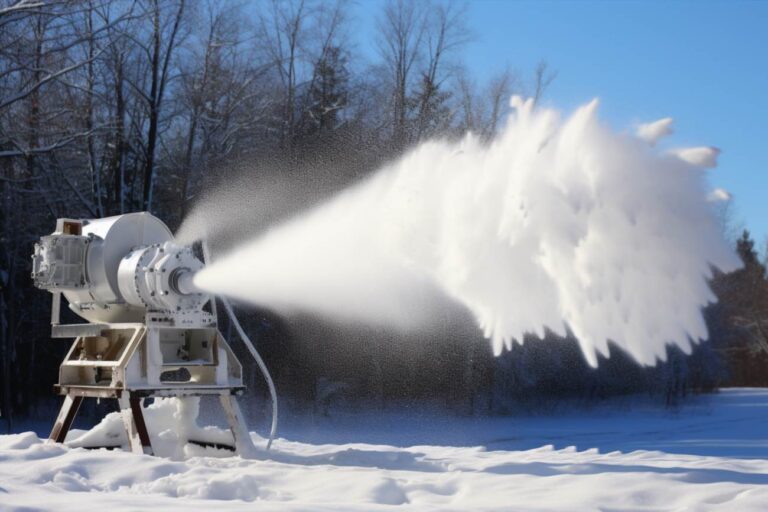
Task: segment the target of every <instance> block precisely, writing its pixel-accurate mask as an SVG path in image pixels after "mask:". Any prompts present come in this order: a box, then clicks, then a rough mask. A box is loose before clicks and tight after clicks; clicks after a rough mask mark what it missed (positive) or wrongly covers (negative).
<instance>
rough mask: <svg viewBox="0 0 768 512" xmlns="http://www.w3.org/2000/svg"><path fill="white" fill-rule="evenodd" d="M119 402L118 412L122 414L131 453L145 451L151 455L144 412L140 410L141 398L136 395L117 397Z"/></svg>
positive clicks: (150, 444)
mask: <svg viewBox="0 0 768 512" xmlns="http://www.w3.org/2000/svg"><path fill="white" fill-rule="evenodd" d="M118 401H119V402H120V413H121V414H122V416H123V424H124V425H125V431H126V433H127V434H128V444H129V445H130V447H131V451H132V452H133V453H138V454H142V453H146V454H147V455H152V454H153V452H152V443H151V441H150V440H149V432H147V424H146V423H145V422H144V413H143V412H142V410H141V399H140V398H137V397H133V396H132V397H130V398H128V397H126V396H125V395H123V396H121V397H120V398H118Z"/></svg>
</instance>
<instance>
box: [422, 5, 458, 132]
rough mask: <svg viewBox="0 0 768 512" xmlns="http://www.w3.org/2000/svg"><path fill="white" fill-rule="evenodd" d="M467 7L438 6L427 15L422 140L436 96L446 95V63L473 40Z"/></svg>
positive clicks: (423, 75) (432, 116)
mask: <svg viewBox="0 0 768 512" xmlns="http://www.w3.org/2000/svg"><path fill="white" fill-rule="evenodd" d="M466 17H467V5H466V4H460V3H454V2H452V3H438V4H436V5H434V6H433V7H432V8H431V9H430V10H429V12H428V15H427V16H426V21H425V28H424V46H425V50H426V66H425V69H424V71H423V72H422V88H421V93H420V94H419V97H418V118H417V133H416V136H417V138H418V139H421V138H422V137H423V136H424V135H425V134H426V131H427V126H428V124H429V123H430V122H431V121H433V118H434V116H435V112H436V110H437V108H436V107H435V103H437V101H436V99H437V97H438V96H439V95H440V94H441V93H442V92H443V89H444V87H443V86H444V84H445V82H446V80H447V79H448V78H449V76H448V74H447V73H445V72H444V68H447V67H448V66H447V65H446V60H447V58H448V57H449V56H450V55H451V54H452V53H453V52H455V51H457V50H459V49H461V47H462V46H464V45H466V44H467V43H468V42H469V41H470V40H471V34H470V32H469V29H468V27H467V25H466V21H465V20H466Z"/></svg>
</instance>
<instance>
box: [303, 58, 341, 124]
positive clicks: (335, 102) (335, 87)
mask: <svg viewBox="0 0 768 512" xmlns="http://www.w3.org/2000/svg"><path fill="white" fill-rule="evenodd" d="M348 87H349V71H348V70H347V57H346V55H345V54H344V53H343V51H342V49H341V48H339V47H338V46H332V47H330V48H328V49H327V50H326V51H325V53H324V54H323V56H322V57H321V58H320V59H318V61H317V63H316V64H315V70H314V77H313V80H312V83H311V84H310V88H309V92H308V98H309V107H308V108H307V110H306V115H305V123H304V125H305V126H304V134H305V135H313V134H324V133H327V132H331V131H333V130H335V129H337V128H338V127H339V126H340V124H341V122H342V120H341V116H340V113H341V110H342V109H343V108H344V107H345V106H346V105H347V102H348V96H349V94H348Z"/></svg>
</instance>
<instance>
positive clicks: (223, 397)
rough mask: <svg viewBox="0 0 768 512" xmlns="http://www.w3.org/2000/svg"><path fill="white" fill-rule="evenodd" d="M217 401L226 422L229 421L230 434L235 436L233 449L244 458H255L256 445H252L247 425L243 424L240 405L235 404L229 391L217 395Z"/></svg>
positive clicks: (235, 401)
mask: <svg viewBox="0 0 768 512" xmlns="http://www.w3.org/2000/svg"><path fill="white" fill-rule="evenodd" d="M219 401H220V402H221V406H222V407H223V408H224V412H225V413H226V415H227V422H228V423H229V429H230V430H231V431H232V436H233V437H234V438H235V450H237V453H238V455H240V456H241V457H243V458H244V459H253V458H256V454H257V451H256V447H255V446H253V442H252V441H251V436H250V434H249V433H248V427H247V426H246V424H245V419H244V418H243V413H242V411H240V406H239V405H238V404H237V400H236V399H235V397H234V396H232V395H231V394H230V393H222V394H220V395H219Z"/></svg>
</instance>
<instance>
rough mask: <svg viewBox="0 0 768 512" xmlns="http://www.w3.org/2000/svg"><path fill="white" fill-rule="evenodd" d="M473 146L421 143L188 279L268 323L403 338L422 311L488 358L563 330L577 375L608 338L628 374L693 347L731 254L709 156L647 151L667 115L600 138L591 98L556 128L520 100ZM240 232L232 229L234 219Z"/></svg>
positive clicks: (556, 119)
mask: <svg viewBox="0 0 768 512" xmlns="http://www.w3.org/2000/svg"><path fill="white" fill-rule="evenodd" d="M512 104H513V106H514V107H515V109H516V112H515V114H513V115H512V116H510V119H509V121H508V123H507V126H506V127H505V129H504V130H503V131H502V133H501V134H500V135H499V136H498V137H497V138H496V139H495V140H493V141H492V142H490V143H489V144H485V143H482V142H481V141H479V140H478V139H476V138H475V137H473V136H471V135H468V136H466V137H465V138H464V139H463V140H461V141H460V142H458V143H449V142H441V141H433V142H427V143H424V144H422V145H420V146H419V147H417V148H415V149H414V150H412V151H411V152H410V153H408V154H406V155H405V156H404V157H403V158H402V159H400V160H399V161H397V162H395V163H393V164H391V165H389V166H387V167H385V168H384V169H382V170H381V171H380V172H378V173H377V174H375V175H374V176H372V177H371V178H370V179H368V180H366V181H364V182H362V183H359V184H357V185H354V186H352V187H351V188H348V189H347V190H345V191H343V192H341V193H340V194H338V195H336V196H335V197H334V198H332V199H331V200H329V201H327V202H326V203H324V204H321V205H319V206H316V207H314V208H313V209H311V210H310V211H308V212H307V213H305V214H303V215H301V216H299V217H297V218H293V219H292V220H288V221H285V222H282V223H280V224H278V225H277V226H275V227H273V228H271V229H269V230H267V231H266V232H265V233H263V234H262V235H260V236H258V237H257V238H256V239H254V240H252V241H250V242H248V243H246V244H244V245H242V246H240V247H239V248H237V249H235V250H234V251H232V252H230V253H229V254H227V255H225V256H223V257H221V258H219V259H217V260H216V261H214V262H213V264H211V265H209V266H208V267H207V268H206V269H205V270H204V271H202V272H201V273H199V274H198V275H197V277H196V279H195V283H196V284H197V285H198V286H199V287H201V288H203V289H205V290H207V291H210V292H212V293H220V294H224V295H228V296H231V297H235V298H238V299H243V300H246V301H249V302H252V303H254V304H258V305H262V306H268V307H270V308H273V309H276V310H279V311H286V312H289V311H296V310H299V311H301V310H304V311H311V312H315V313H320V314H324V315H329V316H331V317H333V318H336V319H342V320H352V321H363V322H367V323H380V324H386V325H392V326H395V327H401V328H405V329H413V328H418V327H420V326H424V325H425V323H428V322H429V321H434V317H435V315H433V312H434V311H433V308H434V307H435V305H436V303H437V302H439V300H440V299H439V297H449V298H450V299H452V300H453V301H455V302H457V303H459V304H461V305H463V306H464V307H466V308H467V309H468V310H469V311H470V312H471V313H472V314H473V315H474V317H475V318H476V319H477V322H478V324H479V326H480V328H481V329H482V330H483V332H484V334H485V336H486V337H488V338H489V339H491V340H492V344H493V348H494V351H495V352H496V353H499V352H501V351H502V350H503V349H504V348H505V347H506V348H511V346H512V344H513V342H515V341H517V342H520V343H522V341H523V339H524V335H525V334H528V333H530V334H535V335H537V336H539V337H543V336H544V335H545V334H546V331H551V332H553V333H555V334H557V335H560V336H566V335H567V334H569V333H570V334H573V335H574V336H575V337H576V339H578V342H579V345H580V347H581V349H582V352H583V353H584V356H585V357H586V359H587V361H588V362H589V363H590V364H591V365H593V366H594V365H596V364H597V354H598V353H600V354H603V355H606V356H607V355H608V341H612V342H614V343H615V344H616V345H618V346H619V347H621V348H623V349H624V350H626V351H627V352H628V353H629V354H631V355H632V356H633V357H634V358H635V359H636V360H637V361H639V362H640V363H643V364H654V363H655V362H656V360H657V359H664V358H665V354H666V347H665V346H666V344H669V343H672V344H676V345H678V346H679V347H681V348H682V349H683V350H684V351H688V350H690V343H691V341H694V342H695V341H698V340H703V339H706V338H707V336H708V334H707V328H706V325H705V323H704V320H703V317H702V308H703V307H704V306H706V305H707V304H708V303H709V302H712V301H714V300H715V298H714V295H713V294H712V292H711V290H710V288H709V284H708V279H709V278H710V277H711V276H712V272H713V267H717V268H719V269H721V270H723V271H730V270H732V269H735V268H736V267H737V266H738V264H739V263H738V258H737V257H736V256H735V254H734V253H733V252H732V251H731V250H730V248H729V247H728V245H727V244H726V243H725V241H724V240H723V238H722V235H721V232H720V227H719V224H718V222H717V219H716V216H715V213H714V211H713V208H712V205H711V203H710V202H708V201H707V192H708V191H707V188H706V179H705V175H704V168H706V167H710V166H713V165H714V160H715V157H716V156H717V151H716V150H714V149H713V148H706V147H703V148H685V149H681V150H677V151H672V152H668V153H662V152H660V151H659V150H656V149H654V148H653V145H654V144H655V142H656V140H657V139H658V138H659V137H661V136H663V135H666V134H667V133H669V132H670V131H671V119H665V120H661V121H660V122H657V123H652V124H649V125H644V126H643V127H641V130H639V131H638V136H637V137H634V136H630V135H627V134H621V133H616V132H613V131H611V130H610V129H609V128H607V127H606V126H604V125H602V124H601V123H600V122H599V121H598V120H597V117H596V109H597V101H593V102H592V103H590V104H588V105H586V106H584V107H581V108H580V109H578V110H577V111H576V112H575V113H574V114H573V115H571V116H570V117H568V118H567V119H563V118H561V116H560V114H559V113H558V112H556V111H554V110H551V109H534V107H533V102H532V101H531V100H528V101H523V100H521V99H520V98H517V97H515V98H513V100H512ZM239 221H240V222H247V219H239Z"/></svg>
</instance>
